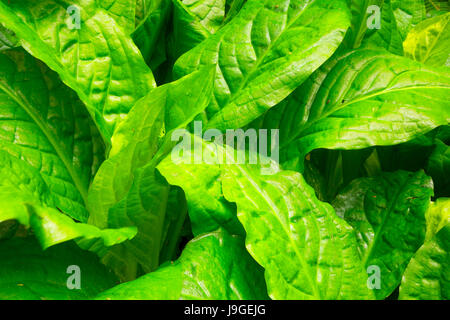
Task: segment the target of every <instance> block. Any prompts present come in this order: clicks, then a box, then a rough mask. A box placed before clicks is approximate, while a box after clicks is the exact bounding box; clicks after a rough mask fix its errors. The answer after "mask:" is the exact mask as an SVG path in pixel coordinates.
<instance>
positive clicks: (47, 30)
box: [0, 0, 155, 144]
mask: <svg viewBox="0 0 450 320" xmlns="http://www.w3.org/2000/svg"><path fill="white" fill-rule="evenodd" d="M6 2H7V1H6V0H2V1H0V18H1V20H2V22H3V23H4V24H5V26H6V27H7V28H9V29H11V30H12V31H14V32H15V33H16V35H17V36H18V37H19V38H20V40H21V43H22V45H23V47H24V48H25V49H27V50H28V51H29V52H30V53H31V54H33V55H34V56H35V57H37V58H39V59H40V60H42V61H44V62H45V63H46V64H47V65H48V66H49V67H50V68H51V69H53V70H55V71H56V72H57V73H58V74H59V76H60V77H61V79H62V80H63V82H64V83H65V84H67V85H68V86H69V87H71V88H72V89H74V90H75V91H76V92H77V94H78V95H79V97H80V99H81V100H82V101H83V102H84V103H85V104H86V105H87V107H88V110H89V113H90V114H91V116H92V118H93V119H94V121H95V123H96V125H97V127H98V129H99V130H100V132H101V134H102V136H103V138H104V140H105V142H106V144H109V138H110V137H111V135H112V132H113V129H114V127H115V126H116V124H117V123H119V122H120V121H121V120H122V118H124V117H125V116H126V115H127V114H128V111H129V110H130V109H131V107H132V106H133V105H134V104H135V102H136V101H137V100H138V99H139V98H141V97H142V96H144V95H146V94H147V93H148V92H149V91H150V90H151V89H152V88H153V87H154V86H155V82H154V79H153V75H152V73H151V71H150V69H149V68H148V67H147V66H146V64H145V62H144V59H143V58H142V56H141V55H140V53H139V52H138V50H137V48H136V46H135V45H134V43H133V41H132V40H131V38H130V37H128V36H127V35H126V34H125V33H124V31H123V29H122V28H121V27H119V26H118V25H117V24H116V22H115V21H114V19H113V18H111V17H110V16H109V15H108V13H107V12H106V11H105V10H104V9H101V8H97V6H93V5H92V1H87V2H86V3H85V2H82V1H81V0H80V1H64V0H45V1H31V0H21V1H14V2H11V3H10V4H7V3H6ZM74 4H75V5H78V7H79V9H80V14H81V17H80V19H81V20H80V22H81V25H80V28H79V29H77V28H76V27H75V28H72V27H73V26H72V25H70V21H71V19H72V17H71V16H70V15H69V13H68V12H67V11H66V10H67V7H69V5H74Z"/></svg>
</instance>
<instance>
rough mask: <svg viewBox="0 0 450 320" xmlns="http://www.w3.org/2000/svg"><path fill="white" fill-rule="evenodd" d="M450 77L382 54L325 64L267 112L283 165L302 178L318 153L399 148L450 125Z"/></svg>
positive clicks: (364, 54) (348, 56)
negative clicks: (309, 158)
mask: <svg viewBox="0 0 450 320" xmlns="http://www.w3.org/2000/svg"><path fill="white" fill-rule="evenodd" d="M449 93H450V77H449V76H448V75H447V74H445V73H439V72H438V71H436V70H435V69H429V68H427V67H425V66H423V65H422V64H420V63H417V62H414V61H412V60H410V59H406V58H403V57H399V56H395V55H392V54H389V53H387V52H385V51H373V50H356V51H353V52H351V53H348V54H346V55H344V56H341V57H335V58H333V59H331V60H330V61H328V62H327V64H325V65H324V66H323V67H322V68H321V69H319V70H318V71H317V72H316V73H315V74H314V75H313V76H311V77H310V79H308V81H307V82H305V83H304V84H303V85H302V86H301V87H299V88H298V89H297V90H296V91H295V92H294V94H293V95H291V96H290V97H289V99H286V100H285V101H284V102H283V103H281V104H280V105H278V106H277V107H276V108H274V109H273V110H271V111H270V112H268V115H266V123H265V124H264V127H266V128H280V129H282V130H280V159H281V161H282V164H283V167H284V168H286V169H294V168H295V169H298V170H302V168H303V160H304V157H305V155H306V154H308V153H309V152H310V151H312V150H314V149H318V148H328V149H363V148H367V147H370V146H374V145H394V144H399V143H401V142H405V141H408V140H411V139H413V138H415V137H417V136H419V135H420V134H424V133H427V132H428V131H430V130H432V129H434V128H435V127H438V126H440V125H444V124H447V123H448V122H449V121H450V102H449V100H448V99H447V97H448V95H449Z"/></svg>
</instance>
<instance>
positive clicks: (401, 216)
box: [333, 171, 433, 299]
mask: <svg viewBox="0 0 450 320" xmlns="http://www.w3.org/2000/svg"><path fill="white" fill-rule="evenodd" d="M432 195H433V185H432V181H431V179H430V178H429V177H428V176H426V175H425V173H423V171H419V172H417V173H412V172H407V171H397V172H395V173H383V174H382V175H381V176H378V177H374V178H360V179H356V180H354V181H353V182H352V183H350V185H349V186H348V187H347V188H345V189H344V190H343V191H342V192H341V193H340V194H339V195H338V196H337V197H336V199H335V201H334V202H333V206H334V208H335V209H336V212H337V214H338V215H339V216H340V217H342V218H344V219H345V220H346V221H347V222H348V223H349V224H350V225H351V226H352V227H353V228H354V229H355V231H356V234H357V238H358V242H359V251H360V255H361V257H362V260H363V262H364V265H365V267H366V268H369V267H371V266H376V267H378V268H379V270H380V277H381V278H380V284H381V287H380V288H379V289H377V290H375V294H376V296H377V298H378V299H384V298H386V297H387V296H389V295H390V294H391V293H392V292H393V291H394V290H395V288H396V287H397V286H398V285H399V284H400V281H401V278H402V274H403V272H404V270H405V269H406V266H407V265H408V262H409V260H410V259H411V258H412V256H413V255H414V253H415V252H416V251H417V249H418V248H419V247H420V246H421V245H422V244H423V241H424V239H425V229H426V222H425V212H426V211H427V208H428V206H429V204H430V200H431V196H432Z"/></svg>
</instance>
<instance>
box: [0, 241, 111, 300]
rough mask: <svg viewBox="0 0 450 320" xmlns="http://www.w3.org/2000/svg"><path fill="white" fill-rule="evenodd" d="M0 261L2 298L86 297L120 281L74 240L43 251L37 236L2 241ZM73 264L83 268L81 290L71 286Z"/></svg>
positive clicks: (57, 298)
mask: <svg viewBox="0 0 450 320" xmlns="http://www.w3.org/2000/svg"><path fill="white" fill-rule="evenodd" d="M0 261H2V263H1V265H0V299H1V300H17V299H20V300H66V299H67V300H74V299H75V300H77V299H79V300H81V299H83V300H84V299H90V298H93V297H95V295H97V294H98V293H99V292H101V291H104V290H106V289H108V288H111V287H112V286H114V285H115V284H116V283H117V280H116V279H115V277H114V276H113V275H112V274H111V273H110V272H108V270H107V269H106V268H105V267H104V266H103V265H101V264H100V263H99V261H98V258H97V257H96V256H95V255H94V254H92V253H89V252H86V251H83V250H81V249H80V248H78V247H77V246H76V245H75V244H73V243H67V244H63V245H58V246H55V247H52V248H50V249H47V250H45V251H42V249H41V248H40V247H39V244H38V243H37V242H36V240H35V239H34V238H25V239H23V238H16V239H11V240H2V241H0ZM69 266H77V267H79V271H80V276H81V278H80V280H81V282H80V285H81V288H80V289H79V290H78V289H73V290H71V289H69V288H68V283H69V284H71V283H72V281H71V279H69V278H70V277H71V275H72V274H74V273H73V271H71V269H68V268H69Z"/></svg>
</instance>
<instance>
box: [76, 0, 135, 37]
mask: <svg viewBox="0 0 450 320" xmlns="http://www.w3.org/2000/svg"><path fill="white" fill-rule="evenodd" d="M90 2H93V1H92V0H88V1H87V2H86V1H85V3H90ZM136 2H138V0H95V5H93V6H94V7H98V8H103V9H105V10H106V11H107V12H108V14H109V15H110V16H111V17H112V18H113V19H114V20H115V21H116V23H117V24H118V25H119V26H121V27H122V29H123V31H125V33H126V34H130V33H131V32H133V31H134V29H135V11H136ZM81 3H83V2H81V1H80V4H81ZM83 5H84V6H86V4H84V3H83Z"/></svg>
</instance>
